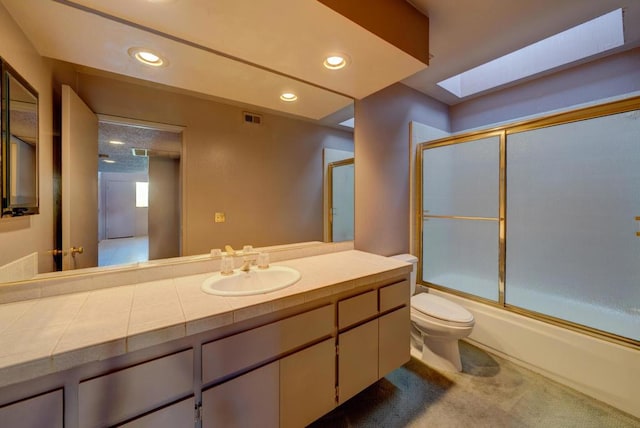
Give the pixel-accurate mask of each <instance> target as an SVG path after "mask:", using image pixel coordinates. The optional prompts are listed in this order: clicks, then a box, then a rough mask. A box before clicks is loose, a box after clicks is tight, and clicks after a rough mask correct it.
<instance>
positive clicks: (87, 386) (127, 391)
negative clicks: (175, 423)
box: [78, 349, 193, 428]
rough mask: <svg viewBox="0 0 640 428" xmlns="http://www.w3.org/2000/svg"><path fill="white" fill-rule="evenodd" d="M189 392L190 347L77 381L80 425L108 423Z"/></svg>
mask: <svg viewBox="0 0 640 428" xmlns="http://www.w3.org/2000/svg"><path fill="white" fill-rule="evenodd" d="M192 393H193V349H189V350H187V351H183V352H179V353H177V354H173V355H169V356H166V357H162V358H158V359H156V360H152V361H149V362H146V363H142V364H138V365H137V366H133V367H129V368H126V369H123V370H119V371H117V372H114V373H110V374H108V375H104V376H100V377H97V378H94V379H90V380H87V381H84V382H81V383H80V386H79V391H78V408H79V411H78V412H79V420H80V427H82V428H84V427H99V426H110V425H114V424H116V423H118V422H121V421H124V420H127V419H131V418H133V417H135V416H138V415H141V414H143V413H146V412H148V411H150V410H153V409H155V408H158V407H160V406H163V405H166V404H168V403H171V402H173V401H175V400H177V399H180V398H181V397H184V396H186V395H189V394H192Z"/></svg>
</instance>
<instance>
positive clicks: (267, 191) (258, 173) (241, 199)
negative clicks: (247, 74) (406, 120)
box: [56, 64, 353, 255]
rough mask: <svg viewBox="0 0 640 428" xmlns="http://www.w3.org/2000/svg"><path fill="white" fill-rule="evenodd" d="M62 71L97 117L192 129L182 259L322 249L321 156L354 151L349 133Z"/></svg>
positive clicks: (187, 140) (187, 133)
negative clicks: (247, 250) (298, 245)
mask: <svg viewBox="0 0 640 428" xmlns="http://www.w3.org/2000/svg"><path fill="white" fill-rule="evenodd" d="M56 69H59V70H58V72H57V73H56V75H57V76H58V77H57V78H58V80H59V81H60V82H61V83H67V84H70V85H71V86H72V87H73V88H74V90H76V92H77V93H78V94H79V95H80V97H81V98H82V99H83V100H84V101H85V102H86V103H87V105H89V107H91V108H92V109H93V110H94V111H95V112H96V113H102V114H108V115H114V116H122V117H128V118H134V119H139V120H146V121H153V122H161V123H170V124H175V125H181V126H184V127H185V130H184V133H183V154H182V169H183V175H182V178H183V180H184V182H185V189H186V190H185V193H184V195H183V203H184V217H183V231H182V234H183V254H184V255H190V254H201V253H207V252H209V250H210V249H211V248H220V247H223V246H224V245H225V244H230V245H232V246H234V247H241V246H242V245H245V244H252V245H254V246H262V245H270V244H284V243H291V242H300V241H309V240H320V241H321V240H322V238H323V223H322V218H323V217H322V215H323V213H322V191H323V189H322V173H323V165H322V151H323V149H324V148H325V147H328V148H334V149H340V150H353V137H352V134H351V133H350V132H344V131H339V130H335V129H332V128H328V127H324V126H319V125H316V124H314V123H311V122H307V121H302V120H297V119H290V118H286V117H282V116H276V115H272V114H268V113H263V124H262V125H260V126H257V125H249V124H244V123H243V122H242V112H243V111H244V110H243V109H242V108H240V107H235V106H231V105H226V104H221V103H218V102H213V101H211V100H206V99H202V98H197V97H194V96H188V95H185V94H180V93H177V92H168V91H164V90H158V89H154V88H151V87H149V86H142V85H136V84H132V83H130V82H126V81H123V80H112V79H110V78H107V77H103V76H97V75H89V74H76V73H72V72H69V70H64V69H60V64H56ZM215 212H224V213H225V216H226V222H225V223H217V224H216V223H214V221H213V218H214V214H215Z"/></svg>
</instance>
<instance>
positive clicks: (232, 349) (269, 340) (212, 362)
mask: <svg viewBox="0 0 640 428" xmlns="http://www.w3.org/2000/svg"><path fill="white" fill-rule="evenodd" d="M333 311H334V309H333V305H327V306H323V307H321V308H318V309H314V310H312V311H309V312H305V313H303V314H300V315H295V316H292V317H290V318H286V319H284V320H281V321H276V322H274V323H271V324H267V325H264V326H262V327H258V328H254V329H252V330H249V331H245V332H242V333H238V334H235V335H233V336H229V337H226V338H224V339H220V340H216V341H214V342H210V343H207V344H205V345H203V346H202V382H203V383H209V382H213V381H215V380H218V379H222V378H224V377H227V376H230V375H233V374H234V373H237V372H239V371H241V370H243V369H246V368H250V367H255V366H256V365H259V364H260V363H262V362H265V361H268V360H269V359H271V358H274V357H277V356H279V355H281V354H283V353H285V352H288V351H291V350H293V349H295V348H298V347H301V346H304V345H305V344H307V343H311V342H313V341H316V340H319V339H322V338H324V337H327V336H329V335H331V332H332V331H333V323H334V312H333Z"/></svg>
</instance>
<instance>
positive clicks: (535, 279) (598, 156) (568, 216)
mask: <svg viewBox="0 0 640 428" xmlns="http://www.w3.org/2000/svg"><path fill="white" fill-rule="evenodd" d="M636 216H640V112H638V111H633V112H628V113H621V114H615V115H610V116H605V117H599V118H595V119H589V120H584V121H580V122H574V123H569V124H563V125H557V126H552V127H547V128H542V129H536V130H532V131H526V132H520V133H515V134H510V135H509V136H508V138H507V257H506V260H507V270H506V295H505V299H506V303H508V304H511V305H515V306H519V307H522V308H526V309H530V310H533V311H536V312H540V313H543V314H547V315H551V316H554V317H557V318H561V319H565V320H568V321H572V322H575V323H578V324H582V325H586V326H589V327H593V328H596V329H599V330H604V331H608V332H611V333H614V334H618V335H621V336H624V337H628V338H632V339H635V340H640V237H638V236H636V232H637V222H636V220H635V217H636Z"/></svg>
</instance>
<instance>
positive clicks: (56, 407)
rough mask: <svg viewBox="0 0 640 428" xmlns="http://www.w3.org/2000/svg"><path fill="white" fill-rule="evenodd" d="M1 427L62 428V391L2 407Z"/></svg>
mask: <svg viewBox="0 0 640 428" xmlns="http://www.w3.org/2000/svg"><path fill="white" fill-rule="evenodd" d="M0 426H3V427H4V426H6V427H12V428H13V427H15V428H40V427H45V426H46V427H52V428H62V389H58V390H56V391H52V392H49V393H46V394H42V395H38V396H36V397H31V398H27V399H24V400H22V401H18V402H17V403H13V404H9V405H7V406H2V407H0Z"/></svg>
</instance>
